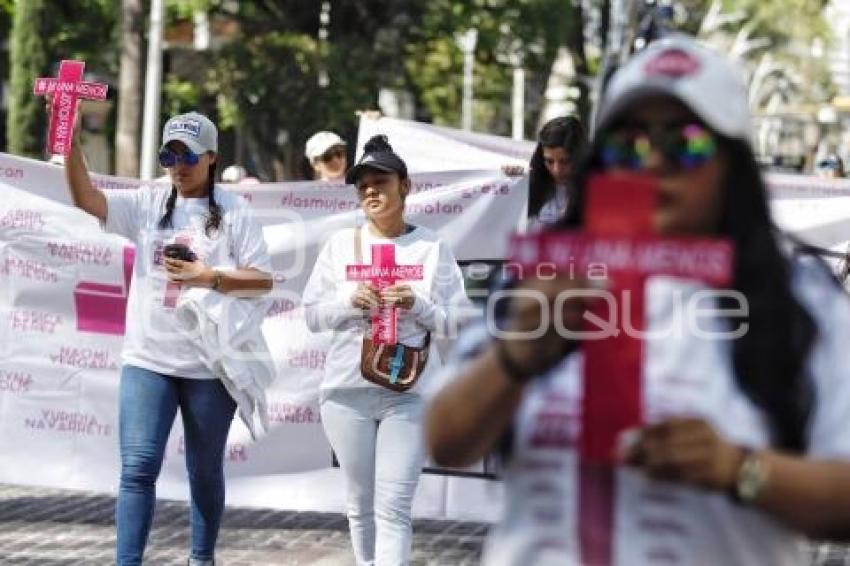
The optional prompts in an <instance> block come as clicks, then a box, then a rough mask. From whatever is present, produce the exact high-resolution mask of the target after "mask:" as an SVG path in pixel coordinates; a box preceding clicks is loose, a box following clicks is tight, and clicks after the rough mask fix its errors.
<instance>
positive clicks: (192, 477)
mask: <svg viewBox="0 0 850 566" xmlns="http://www.w3.org/2000/svg"><path fill="white" fill-rule="evenodd" d="M119 398H120V406H119V410H120V413H119V419H118V421H119V436H120V444H121V485H120V488H119V491H118V503H117V505H116V509H115V523H116V526H117V530H118V545H117V559H118V565H119V566H129V565H136V564H141V563H142V555H143V554H144V551H145V544H146V543H147V539H148V532H149V531H150V527H151V522H152V521H153V512H154V504H155V500H156V490H155V484H156V479H157V477H158V476H159V471H160V468H161V467H162V459H163V455H164V453H165V445H166V442H167V441H168V435H169V433H170V432H171V426H172V424H173V423H174V417H175V415H176V414H177V408H178V407H180V414H181V415H182V417H183V430H184V434H185V440H186V442H185V444H186V468H187V470H188V472H189V486H190V491H191V496H192V499H191V510H192V515H191V517H192V551H191V552H192V554H191V557H192V559H194V560H212V559H213V554H214V552H215V542H216V538H217V537H218V530H219V526H220V524H221V516H222V514H223V512H224V448H225V444H226V442H227V433H228V431H229V430H230V422H231V421H232V420H233V414H234V412H235V410H236V403H235V402H234V401H233V399H232V398H231V397H230V395H229V394H228V393H227V390H226V389H225V388H224V385H222V383H221V381H219V380H218V379H183V378H179V377H173V376H169V375H162V374H159V373H156V372H153V371H149V370H146V369H141V368H138V367H134V366H129V365H128V366H124V367H123V368H122V370H121V386H120V391H119Z"/></svg>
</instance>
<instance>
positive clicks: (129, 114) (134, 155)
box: [115, 0, 144, 177]
mask: <svg viewBox="0 0 850 566" xmlns="http://www.w3.org/2000/svg"><path fill="white" fill-rule="evenodd" d="M142 5H143V0H121V32H122V39H121V70H120V76H119V90H118V124H117V127H116V133H115V149H116V151H115V172H116V174H117V175H121V176H123V177H138V176H139V155H140V141H139V137H140V132H139V127H140V125H141V116H142V53H143V51H142V46H143V44H144V38H143V33H144V11H143V6H142Z"/></svg>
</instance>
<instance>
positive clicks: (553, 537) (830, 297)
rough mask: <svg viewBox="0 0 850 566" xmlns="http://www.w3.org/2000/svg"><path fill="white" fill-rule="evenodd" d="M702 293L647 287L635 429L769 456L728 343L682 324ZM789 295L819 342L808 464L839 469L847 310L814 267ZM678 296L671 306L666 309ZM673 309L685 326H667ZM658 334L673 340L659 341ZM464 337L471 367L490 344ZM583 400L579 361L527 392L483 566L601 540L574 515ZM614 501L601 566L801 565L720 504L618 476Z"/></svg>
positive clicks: (781, 534)
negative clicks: (693, 432) (640, 419)
mask: <svg viewBox="0 0 850 566" xmlns="http://www.w3.org/2000/svg"><path fill="white" fill-rule="evenodd" d="M701 289H702V287H700V286H699V285H696V284H693V283H688V282H685V281H682V280H675V279H670V278H662V277H657V278H653V279H651V280H650V281H649V284H648V289H647V324H648V327H647V328H648V330H649V331H650V332H662V333H661V334H659V335H658V336H656V337H651V338H649V339H648V340H647V341H646V343H645V350H644V377H643V379H644V382H643V387H642V394H643V414H644V419H645V420H646V421H647V422H657V421H659V420H661V419H663V418H665V417H669V416H674V415H689V416H699V417H702V418H704V419H706V420H707V421H708V422H709V423H710V424H711V425H712V427H713V428H714V429H715V430H716V431H717V432H718V433H719V434H720V435H722V436H723V437H725V438H726V439H728V440H730V441H732V442H734V443H738V444H742V445H748V446H751V447H754V448H761V447H767V446H768V444H769V430H768V426H767V422H766V420H765V416H764V414H763V413H762V412H761V410H759V409H758V408H756V406H755V405H754V404H753V403H752V402H751V401H750V400H749V398H747V397H746V396H745V395H744V394H743V393H742V392H741V390H740V389H739V387H738V386H737V385H736V383H735V381H734V375H733V367H732V360H731V342H729V341H719V340H712V339H706V338H697V337H695V336H694V334H693V332H691V331H689V330H688V329H687V327H686V325H687V323H686V322H682V321H687V320H688V319H689V317H688V311H689V310H690V309H692V308H693V305H694V303H690V302H689V299H691V298H693V297H694V295H695V293H697V292H699V291H700V290H701ZM793 289H794V293H795V295H796V296H797V297H798V299H799V300H800V301H801V302H802V303H803V305H804V306H805V307H806V308H807V309H808V310H809V312H810V313H811V314H812V315H813V317H814V318H815V319H816V321H817V325H818V332H819V335H818V339H817V341H816V343H815V345H814V347H813V350H812V353H811V354H810V357H809V360H808V370H809V372H810V375H811V376H812V379H813V383H814V388H815V398H816V406H815V407H814V410H813V413H812V416H811V421H810V424H809V430H808V434H807V438H808V454H809V455H810V456H811V457H822V458H835V459H842V460H850V375H848V372H847V368H848V367H850V348H847V347H846V336H847V329H848V328H850V299H848V296H847V295H846V294H845V293H843V292H842V290H841V289H840V288H839V287H838V286H837V285H836V284H835V282H834V281H832V280H830V275H829V274H828V273H827V270H826V269H824V267H823V266H822V265H819V264H816V263H815V262H813V261H812V260H811V258H806V259H804V260H802V259H801V260H795V264H794V279H793ZM679 293H680V294H681V297H682V298H683V300H682V301H678V300H677V298H676V297H677V294H679ZM680 305H684V307H681V308H682V310H681V312H683V313H684V316H682V317H681V318H680V319H679V322H677V321H676V318H675V317H676V316H677V314H676V311H677V308H678V307H679V306H680ZM701 306H702V307H703V308H704V307H705V306H706V304H705V303H704V302H703V303H701ZM699 328H700V329H703V330H710V331H721V330H723V329H725V322H724V321H723V320H721V319H719V318H714V319H711V318H709V319H705V318H700V324H699ZM665 329H671V330H670V333H669V334H664V333H663V331H664V330H665ZM468 334H469V336H470V339H464V338H463V337H462V339H461V341H460V342H459V344H458V348H459V349H461V350H463V351H465V352H469V354H464V352H463V351H462V352H459V356H458V357H459V358H467V359H468V358H469V357H471V355H470V354H474V352H475V351H479V350H480V349H481V348H482V347H483V345H484V344H486V342H487V340H488V338H486V331H485V332H482V328H480V327H477V328H474V329H471V330H470V331H469V332H468ZM460 363H462V362H461V361H460V360H450V362H449V364H448V366H446V368H444V371H445V372H447V373H448V372H451V373H454V374H455V375H456V374H457V373H458V370H459V367H460ZM581 398H582V355H581V353H580V352H577V353H575V354H573V355H571V356H569V357H567V358H566V359H565V360H564V361H563V362H562V363H561V364H559V365H558V366H556V367H555V368H553V369H552V370H550V371H549V372H548V373H547V374H546V375H545V376H540V377H538V378H536V379H535V380H534V381H532V382H531V383H530V384H529V385H528V388H527V390H526V392H525V395H524V397H523V400H522V403H521V405H520V407H519V409H518V412H517V415H516V417H515V420H514V434H513V444H512V453H511V458H510V460H509V462H508V465H507V468H506V470H505V477H504V481H505V496H506V499H505V508H504V515H503V517H502V519H501V521H500V522H499V523H498V524H497V525H496V526H494V527H493V529H492V531H491V534H490V536H489V538H488V541H487V543H486V545H485V550H484V560H483V563H484V564H486V565H488V566H497V565H498V566H502V565H504V566H509V565H510V566H525V565H528V564H534V565H553V566H554V565H558V566H563V565H570V566H573V565H581V561H580V554H579V546H580V545H579V541H580V539H579V525H581V527H582V528H591V529H600V528H604V526H603V524H600V523H597V522H596V521H595V520H594V518H593V517H592V516H591V514H590V513H588V512H587V511H586V510H582V509H581V508H580V503H579V502H580V498H579V490H580V484H579V476H578V454H577V451H576V450H575V447H576V446H577V444H576V443H577V442H578V440H579V435H580V433H581V431H580V427H581ZM614 493H615V503H614V505H613V529H612V533H611V546H610V548H611V553H612V554H611V555H612V561H611V565H612V566H644V565H645V566H650V565H656V564H682V565H706V566H715V565H723V566H738V565H740V566H751V565H754V564H770V565H771V566H785V565H789V566H790V565H803V564H808V563H809V560H808V557H807V554H806V553H805V552H804V550H803V549H802V547H801V545H800V544H799V543H800V542H801V537H800V535H798V534H797V533H794V532H792V531H790V530H789V529H787V528H786V527H784V526H783V525H782V524H780V523H779V522H778V521H776V520H774V519H773V518H772V517H770V516H768V515H767V514H764V513H762V512H760V511H759V510H757V509H754V508H748V507H746V506H742V505H736V504H735V503H733V502H732V501H731V499H730V498H729V497H727V496H726V495H724V494H722V493H718V492H711V491H703V490H699V489H696V488H691V487H686V486H683V485H681V484H672V483H663V482H656V481H651V480H648V479H646V478H645V477H644V476H643V475H642V474H640V473H638V472H636V471H634V470H632V469H627V468H619V469H618V470H617V471H616V475H615V490H614ZM582 566H584V565H582Z"/></svg>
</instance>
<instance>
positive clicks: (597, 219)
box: [510, 176, 732, 566]
mask: <svg viewBox="0 0 850 566" xmlns="http://www.w3.org/2000/svg"><path fill="white" fill-rule="evenodd" d="M586 203H587V205H586V207H585V213H584V222H583V226H584V230H583V231H564V232H549V233H541V234H533V235H524V236H516V237H514V239H513V241H512V243H511V252H510V255H511V257H512V258H514V259H513V263H514V264H516V265H519V266H520V267H521V268H522V270H523V272H527V271H528V270H533V271H532V272H534V271H536V270H538V269H539V266H542V265H546V266H547V273H550V272H551V271H552V270H553V269H554V270H555V271H558V272H560V273H565V274H567V273H569V274H576V273H577V274H579V275H580V276H581V277H584V276H585V275H586V274H588V275H589V274H590V268H589V266H591V265H594V266H605V272H606V275H607V278H608V279H607V287H606V292H607V294H608V295H607V297H608V298H609V300H602V299H599V300H595V299H593V300H591V301H590V302H589V303H588V311H589V313H590V314H591V315H593V317H595V320H597V321H598V320H602V321H612V322H613V321H616V322H615V323H614V324H612V325H611V327H612V328H611V329H610V330H611V332H610V333H608V334H607V336H605V337H604V338H599V339H587V340H583V341H582V343H581V348H582V351H583V354H584V370H583V371H584V376H583V385H582V405H581V406H582V408H581V429H580V433H579V434H580V436H579V439H578V443H579V447H578V448H579V462H580V464H579V475H578V477H579V485H578V488H579V497H578V529H579V532H578V539H579V549H580V554H581V564H594V565H598V566H608V565H610V564H611V561H612V557H613V547H612V538H613V530H614V514H613V511H614V502H615V499H616V483H615V481H614V480H615V478H616V474H615V472H616V468H615V463H614V453H615V448H616V446H617V443H618V440H619V437H620V435H621V434H622V433H623V432H624V431H626V430H628V429H631V428H634V427H637V426H640V425H641V424H642V423H643V362H642V358H643V351H644V344H643V341H642V340H641V335H640V334H637V335H636V333H634V332H631V329H634V330H636V331H639V332H643V331H645V330H646V320H645V304H644V301H645V286H646V282H647V279H648V278H649V277H650V276H653V275H666V276H670V277H679V278H686V279H690V280H696V281H702V282H704V283H706V284H708V285H710V286H718V287H719V286H724V285H728V283H729V281H730V279H731V272H732V247H731V244H730V243H729V242H728V241H726V240H721V239H696V238H693V239H685V238H660V237H658V236H656V235H655V234H654V232H653V226H652V216H653V214H654V212H655V208H656V203H657V191H656V187H655V182H654V181H653V180H652V179H649V178H644V177H637V176H635V177H630V178H618V179H615V178H612V177H601V176H600V177H596V178H593V179H591V182H590V184H589V187H588V192H587V201H586ZM612 310H614V311H615V312H612ZM626 322H627V323H628V329H627V328H626V327H625V326H626V325H625V323H626ZM598 329H599V326H598V325H594V326H591V325H590V324H589V323H588V324H586V327H585V329H584V330H585V331H588V332H595V331H597V330H598Z"/></svg>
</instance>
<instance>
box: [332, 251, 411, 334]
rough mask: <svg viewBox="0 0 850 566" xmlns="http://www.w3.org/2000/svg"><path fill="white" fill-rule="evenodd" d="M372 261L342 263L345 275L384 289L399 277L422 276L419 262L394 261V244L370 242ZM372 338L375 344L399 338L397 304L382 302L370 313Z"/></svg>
mask: <svg viewBox="0 0 850 566" xmlns="http://www.w3.org/2000/svg"><path fill="white" fill-rule="evenodd" d="M371 247H372V263H371V264H368V263H366V264H354V265H346V266H345V278H346V279H348V280H349V281H368V282H369V283H371V284H372V285H374V286H375V287H377V288H378V290H379V291H383V290H384V289H386V288H387V287H391V286H393V285H395V284H396V283H398V282H399V281H414V280H421V279H422V278H423V271H422V266H421V265H399V264H397V263H396V262H395V246H394V245H393V244H372V246H371ZM372 341H373V342H375V343H376V344H395V343H397V342H398V308H396V307H390V306H381V307H379V308H378V310H377V312H376V313H375V314H374V315H373V316H372Z"/></svg>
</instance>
